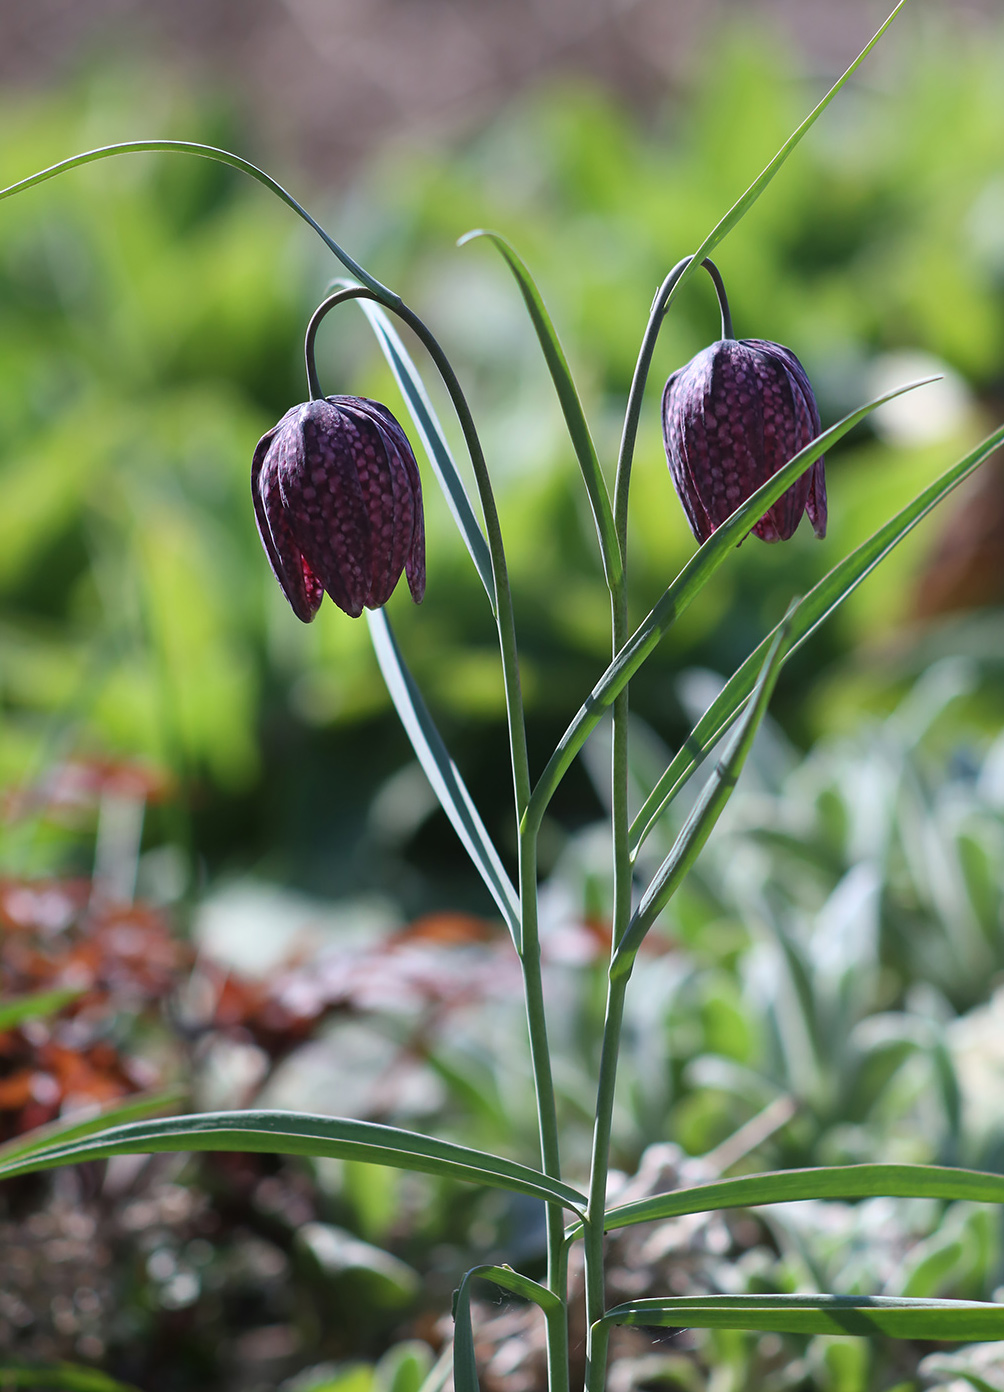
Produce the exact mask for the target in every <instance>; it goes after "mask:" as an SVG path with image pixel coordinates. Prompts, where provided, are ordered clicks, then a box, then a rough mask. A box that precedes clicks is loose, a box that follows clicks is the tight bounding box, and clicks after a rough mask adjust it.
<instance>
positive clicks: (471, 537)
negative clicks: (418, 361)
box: [333, 280, 495, 612]
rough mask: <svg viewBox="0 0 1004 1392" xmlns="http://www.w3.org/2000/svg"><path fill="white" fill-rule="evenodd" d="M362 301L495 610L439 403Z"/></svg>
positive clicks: (387, 327) (381, 314) (487, 559)
mask: <svg viewBox="0 0 1004 1392" xmlns="http://www.w3.org/2000/svg"><path fill="white" fill-rule="evenodd" d="M352 283H353V282H352V281H349V280H338V281H334V282H333V285H334V286H349V285H351V284H352ZM359 304H360V308H361V309H362V311H363V313H364V314H365V315H366V318H367V319H368V320H369V323H370V327H371V328H372V330H373V333H374V336H375V337H376V340H377V343H378V344H379V345H380V350H381V352H382V353H383V355H384V357H385V358H386V359H387V363H388V366H389V367H390V370H391V372H393V374H394V379H395V381H396V382H397V384H398V386H399V387H400V389H401V395H402V396H403V397H404V400H405V404H406V406H407V407H408V412H409V414H410V416H411V419H412V421H413V422H414V425H415V429H416V430H417V431H418V435H419V439H420V440H421V441H422V444H423V446H424V448H425V452H426V454H427V455H428V456H429V463H430V464H431V465H432V469H433V472H434V473H435V475H436V479H437V481H438V483H439V486H440V488H441V489H442V490H443V496H444V497H445V499H446V504H447V507H448V508H449V509H450V512H451V513H452V514H453V520H454V522H456V524H457V530H458V531H459V532H460V535H461V536H462V537H463V539H464V545H465V546H466V547H467V550H468V552H469V553H470V557H471V560H472V561H473V562H474V567H475V569H476V570H477V572H478V575H479V576H480V577H481V583H482V585H484V587H485V593H486V594H487V595H488V602H489V603H490V604H491V606H492V610H493V612H494V608H495V582H494V580H493V578H492V562H491V556H490V554H489V551H488V543H487V541H486V540H485V534H484V532H483V531H482V530H481V527H480V525H479V523H478V519H477V517H476V515H475V512H474V508H473V507H472V505H471V500H470V498H469V497H468V494H467V489H466V488H465V487H464V481H463V479H462V478H461V477H460V472H459V470H458V469H457V465H456V461H455V460H454V458H453V454H452V452H451V450H450V447H449V445H448V444H447V442H446V436H445V435H444V433H443V427H442V425H441V424H440V422H439V417H438V416H437V415H436V411H435V407H434V406H433V404H432V402H431V400H430V399H429V394H428V392H427V391H426V389H425V383H424V382H423V381H422V378H421V376H420V374H419V371H418V368H417V367H416V366H415V363H414V361H413V360H412V357H411V355H410V354H409V352H408V350H407V349H406V348H405V346H404V344H403V343H402V341H401V338H400V335H399V334H398V332H397V330H396V329H395V328H394V325H393V324H392V323H391V320H390V318H389V316H388V315H387V314H386V312H385V311H384V310H383V308H382V307H381V306H380V305H379V304H377V303H376V302H375V301H373V300H361V301H360V302H359Z"/></svg>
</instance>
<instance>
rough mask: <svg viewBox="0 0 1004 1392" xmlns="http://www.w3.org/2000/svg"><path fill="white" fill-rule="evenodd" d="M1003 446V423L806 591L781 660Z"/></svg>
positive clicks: (704, 742)
mask: <svg viewBox="0 0 1004 1392" xmlns="http://www.w3.org/2000/svg"><path fill="white" fill-rule="evenodd" d="M1002 444H1004V426H1002V427H1000V428H999V429H997V430H995V431H993V432H992V433H991V434H990V435H988V436H987V438H986V439H985V440H984V441H982V443H981V444H979V445H977V446H976V448H975V449H973V450H971V451H970V452H969V454H967V455H964V456H963V458H962V459H961V460H959V461H958V462H957V463H956V464H954V465H953V466H952V467H951V468H950V469H947V470H946V471H945V472H944V473H943V474H942V475H941V476H940V477H939V478H937V479H935V480H934V482H933V483H931V484H929V485H928V487H927V488H925V489H923V490H922V492H921V493H919V494H918V495H917V497H916V498H914V499H913V501H912V502H910V503H908V504H907V505H906V507H904V508H901V509H900V511H899V512H898V513H896V514H895V515H894V516H893V517H892V518H890V520H889V521H888V522H887V523H885V525H884V526H882V527H880V528H879V529H878V531H876V532H873V533H872V535H871V536H870V537H869V538H868V540H867V541H865V542H863V543H862V544H861V545H860V546H859V547H857V548H856V549H855V550H854V551H852V552H850V554H849V555H847V556H845V557H844V559H843V560H842V561H839V562H838V563H837V565H835V566H834V567H833V569H832V570H830V571H829V572H828V573H827V574H826V575H825V576H824V577H823V579H822V580H820V581H819V583H818V584H817V585H814V586H813V587H812V589H811V590H809V592H808V594H806V595H805V597H804V598H803V600H802V602H801V604H800V605H799V606H798V608H797V609H796V610H795V613H794V614H793V615H792V619H791V632H792V637H791V646H790V647H789V649H788V652H787V653H786V654H785V657H784V659H783V661H785V662H786V661H787V660H788V658H789V657H790V656H791V655H792V653H794V652H796V651H797V650H798V649H799V648H800V647H801V646H802V644H803V643H805V642H806V641H807V640H808V639H809V638H810V637H811V636H812V634H813V633H814V632H815V631H816V629H817V628H818V627H819V626H820V625H821V624H822V623H824V622H825V621H826V619H827V618H829V616H830V614H832V613H833V611H834V610H835V609H836V608H838V607H839V605H840V604H842V603H843V601H844V600H845V599H846V598H847V596H848V595H850V594H852V593H853V591H854V590H855V589H857V587H858V585H860V584H861V582H862V581H863V580H864V579H865V578H866V577H867V576H868V575H869V574H870V573H871V571H872V570H874V569H875V567H876V566H877V565H878V564H879V563H880V562H881V561H882V560H883V559H884V558H885V557H886V556H887V555H888V554H889V552H890V551H892V550H893V548H894V547H896V546H898V544H899V543H900V542H901V541H902V540H903V538H904V537H905V536H907V535H909V533H910V532H911V531H912V530H913V529H914V527H916V526H917V524H918V523H919V522H921V521H922V520H923V519H924V518H925V517H926V516H927V514H928V513H929V512H931V511H932V510H933V509H934V508H935V507H936V506H937V505H938V503H940V502H941V501H942V499H943V498H945V497H946V496H947V495H948V494H949V493H950V492H951V491H952V489H954V488H957V487H958V485H959V484H960V483H961V482H962V481H963V480H964V479H966V478H967V477H968V476H969V475H970V474H971V473H972V472H973V471H974V470H975V469H977V468H979V466H980V465H981V464H982V463H983V462H984V461H985V460H986V459H987V458H988V457H989V456H990V455H991V454H992V453H993V452H994V451H995V450H997V449H999V448H1000V447H1001V445H1002ZM774 632H776V630H772V632H771V633H768V634H767V636H766V637H765V638H764V639H763V641H762V642H761V643H760V644H759V645H758V646H757V647H756V648H755V649H754V650H753V652H752V653H750V655H749V657H748V658H747V659H746V661H745V662H744V663H742V665H741V666H740V667H739V668H737V670H736V671H735V672H734V673H733V674H732V676H731V677H730V678H729V680H728V682H726V684H725V686H724V687H723V689H722V691H721V692H720V693H719V695H718V697H717V698H716V699H715V701H713V702H712V704H711V705H710V706H709V707H708V709H707V711H705V713H704V715H703V716H702V717H701V719H700V720H699V721H698V722H697V724H696V725H695V726H694V728H693V730H692V731H691V733H690V735H689V736H688V737H687V739H686V740H685V741H684V744H683V746H682V747H681V749H680V750H679V751H678V753H677V754H676V756H675V758H674V759H673V760H672V762H671V763H670V765H669V767H668V768H667V770H666V772H665V773H664V774H663V775H662V777H661V778H660V779H659V782H658V783H657V784H656V786H655V788H654V789H653V790H652V792H651V793H650V794H649V796H648V798H647V799H646V801H645V804H644V806H643V807H642V808H641V810H640V811H639V813H638V815H637V816H636V817H635V819H634V821H633V823H632V825H631V830H630V838H631V855H632V857H634V856H636V855H637V853H638V850H639V848H640V847H641V845H642V844H643V842H644V840H645V838H646V837H647V836H648V835H649V833H650V832H651V830H652V828H653V827H654V825H655V823H656V821H657V820H658V818H659V817H660V816H661V815H662V813H663V812H664V811H665V809H666V808H667V807H668V806H669V804H670V802H672V800H673V798H674V797H675V796H676V794H677V793H678V792H679V790H680V789H681V788H682V787H683V785H684V783H686V781H687V779H688V778H689V777H690V775H691V774H692V773H693V772H694V770H695V769H696V768H697V766H698V764H699V763H700V762H701V760H702V759H703V758H704V757H705V756H706V754H707V753H708V752H709V751H710V749H711V748H712V746H713V745H714V744H715V743H716V741H717V740H718V739H719V738H720V737H721V736H722V734H724V732H725V731H726V730H727V729H728V727H729V726H730V725H731V723H732V721H733V720H734V719H735V717H736V715H737V714H738V712H739V711H740V710H741V709H742V706H743V703H744V702H745V701H746V699H747V698H748V696H749V693H750V692H751V691H752V689H753V685H754V682H755V673H756V671H757V669H758V668H759V665H760V662H761V661H762V659H763V654H764V653H765V652H766V651H767V649H768V647H769V645H770V642H771V639H772V637H773V634H774Z"/></svg>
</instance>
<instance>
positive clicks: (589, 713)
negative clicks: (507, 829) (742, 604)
mask: <svg viewBox="0 0 1004 1392" xmlns="http://www.w3.org/2000/svg"><path fill="white" fill-rule="evenodd" d="M934 380H936V379H935V378H933V377H927V378H924V379H923V380H922V381H919V382H910V383H908V384H907V385H906V386H903V387H897V388H896V390H895V391H892V392H888V393H887V394H886V395H885V396H880V397H877V398H876V399H875V400H874V401H869V402H868V403H867V405H865V406H861V407H859V408H858V409H857V410H856V411H852V412H851V414H850V415H848V416H844V418H843V420H840V421H838V422H837V423H836V425H831V426H830V428H829V430H824V431H823V433H822V434H821V435H817V436H816V438H815V440H813V441H811V443H810V444H808V445H806V447H805V448H804V449H802V450H799V452H798V453H797V454H795V455H792V457H791V459H789V460H788V462H787V463H786V464H783V465H782V466H781V468H780V469H778V471H777V473H776V474H774V475H773V477H772V478H769V479H768V480H767V482H766V483H764V484H762V485H761V487H760V488H758V489H757V491H756V492H755V493H753V494H751V495H750V497H749V498H747V499H746V501H745V502H743V503H740V504H739V506H738V507H737V508H736V510H735V512H733V513H732V514H731V516H730V517H728V518H727V519H726V521H724V522H723V523H722V525H721V526H720V527H718V528H717V529H716V530H715V531H714V532H713V533H712V534H711V536H710V537H709V538H708V539H707V541H706V542H705V543H704V544H703V546H700V547H699V548H698V550H697V551H695V553H694V555H693V556H692V557H691V558H690V560H689V561H688V562H687V564H686V565H685V566H684V567H683V569H682V570H681V571H680V573H679V575H678V576H677V577H676V579H675V580H674V581H673V583H672V584H671V585H670V586H669V588H668V589H667V590H666V592H665V593H664V594H663V596H662V598H661V599H660V600H659V602H658V603H657V604H656V605H655V607H654V608H653V609H652V611H651V613H649V614H648V616H647V617H646V618H645V619H643V620H642V622H641V623H640V624H639V625H638V627H637V628H636V629H635V631H634V633H633V634H632V635H631V637H630V638H629V639H628V641H627V642H626V643H625V644H624V647H623V648H622V649H621V650H620V652H619V653H618V654H617V656H616V657H615V658H614V660H613V661H612V662H611V664H610V666H609V667H608V668H607V669H606V671H605V672H604V673H603V675H602V677H600V679H599V681H598V682H597V683H596V685H595V686H594V687H593V689H592V691H591V692H590V693H589V695H588V696H587V697H586V699H585V701H584V702H583V704H582V705H581V706H580V707H579V710H578V712H577V713H576V715H575V718H574V719H573V720H572V723H571V724H570V725H569V727H568V729H567V730H566V731H565V733H564V734H563V735H562V737H561V740H560V742H559V744H558V747H557V749H556V750H555V751H554V753H553V754H552V756H551V758H550V760H549V762H548V764H547V767H546V768H545V769H544V772H543V773H542V774H541V776H540V779H539V781H538V783H537V786H536V787H535V788H534V790H533V796H532V797H531V799H530V805H529V807H528V808H527V811H526V814H525V820H526V823H527V825H529V826H539V824H540V820H541V818H542V817H543V815H544V811H545V809H546V807H547V804H548V803H549V802H550V800H551V797H552V795H553V793H554V790H555V789H556V788H557V786H558V784H559V782H560V781H561V779H562V777H563V776H564V774H565V772H566V770H567V769H568V767H569V765H570V764H571V762H572V760H573V759H574V758H575V756H576V754H577V753H578V752H579V750H580V749H581V748H582V746H583V745H584V744H585V742H586V740H587V739H588V738H589V735H590V734H591V733H592V731H593V730H594V729H595V728H596V726H597V724H598V723H599V721H600V720H601V719H602V717H603V714H604V712H605V711H606V710H607V708H608V707H609V706H611V705H612V704H613V702H614V700H615V698H616V697H617V695H618V694H619V693H620V692H621V691H623V689H624V687H625V686H626V685H627V684H628V682H629V681H630V680H631V678H632V677H633V676H634V674H635V673H636V672H637V671H638V669H639V667H641V666H642V664H643V663H644V662H645V660H646V659H647V658H648V657H650V656H651V654H652V653H653V652H654V651H655V649H656V647H657V646H658V644H659V642H660V641H661V639H662V638H663V637H664V635H665V634H666V632H667V631H668V629H669V628H670V627H671V625H672V624H673V623H674V622H675V620H676V619H678V618H679V616H680V615H681V614H682V613H683V611H684V610H685V609H686V608H687V606H688V605H689V604H690V603H691V601H692V600H693V599H695V598H696V597H697V595H698V594H699V593H700V591H701V590H702V589H703V587H704V586H705V585H706V584H707V583H708V581H709V580H710V579H711V577H712V575H713V574H714V573H715V571H716V570H717V569H718V567H719V566H720V565H722V564H723V562H724V561H725V560H726V559H727V558H728V556H729V554H730V553H731V551H732V549H733V547H734V546H735V545H737V544H738V543H739V542H740V541H742V539H743V537H744V536H745V535H746V534H747V532H749V530H750V528H751V527H752V526H753V525H754V524H755V523H756V521H757V520H758V519H759V518H760V517H762V516H763V514H764V513H765V512H766V511H767V510H768V508H770V507H772V506H773V504H774V503H776V502H777V500H778V498H780V496H781V494H782V493H783V492H784V491H785V490H786V489H787V488H788V487H789V486H790V485H791V484H792V483H794V482H795V480H796V479H798V478H800V477H801V476H802V474H804V473H805V471H806V470H807V469H808V468H809V467H810V466H811V465H812V464H814V463H815V461H816V460H817V459H818V458H819V457H820V455H823V454H825V453H826V451H827V450H828V449H829V448H830V446H831V445H834V444H835V443H836V442H837V441H838V440H840V439H841V438H842V437H843V436H844V435H846V434H847V432H848V431H849V430H853V428H854V426H856V425H857V424H859V422H861V421H862V420H864V418H865V417H866V416H867V415H869V414H870V413H871V412H872V411H874V410H876V409H877V408H878V407H879V406H882V405H884V404H885V403H886V402H887V401H891V400H892V399H893V397H896V396H902V394H903V393H904V392H908V391H913V390H914V389H915V388H916V387H922V386H925V385H926V384H927V383H928V382H932V381H934Z"/></svg>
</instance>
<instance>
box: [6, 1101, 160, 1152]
mask: <svg viewBox="0 0 1004 1392" xmlns="http://www.w3.org/2000/svg"><path fill="white" fill-rule="evenodd" d="M184 1096H185V1094H184V1092H183V1091H182V1090H181V1089H180V1088H172V1089H167V1090H165V1091H162V1092H140V1093H136V1094H135V1095H134V1096H132V1097H127V1098H126V1099H125V1100H124V1101H122V1102H113V1103H111V1104H110V1105H109V1106H107V1107H101V1108H97V1109H95V1110H93V1111H91V1110H90V1109H88V1111H87V1113H86V1114H85V1115H81V1113H80V1112H77V1113H76V1114H74V1113H71V1114H70V1115H69V1116H66V1117H60V1118H59V1119H58V1120H57V1121H51V1122H49V1123H48V1124H47V1125H46V1126H37V1127H36V1128H35V1129H34V1130H33V1131H28V1132H27V1133H26V1134H25V1135H23V1136H14V1137H12V1138H11V1139H10V1140H9V1141H5V1142H4V1144H3V1145H0V1166H2V1165H5V1164H7V1163H8V1161H10V1160H12V1159H13V1158H14V1157H15V1156H18V1157H21V1158H23V1157H25V1156H28V1155H33V1154H34V1153H35V1152H36V1151H39V1150H44V1149H45V1148H46V1147H47V1146H50V1145H54V1144H56V1143H57V1142H60V1143H62V1142H66V1141H77V1140H80V1139H82V1137H84V1136H90V1135H92V1134H93V1133H94V1132H95V1131H101V1130H103V1129H105V1128H107V1127H109V1126H119V1125H121V1124H122V1123H123V1122H127V1121H139V1120H141V1119H142V1118H143V1117H148V1116H153V1115H154V1113H156V1112H166V1111H170V1110H172V1109H173V1108H175V1107H177V1106H178V1105H179V1103H180V1102H181V1101H182V1099H183V1098H184Z"/></svg>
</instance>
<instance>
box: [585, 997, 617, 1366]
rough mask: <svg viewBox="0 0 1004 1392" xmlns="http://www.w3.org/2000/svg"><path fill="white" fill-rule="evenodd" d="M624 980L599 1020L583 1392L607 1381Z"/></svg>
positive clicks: (587, 1235)
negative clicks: (612, 1173)
mask: <svg viewBox="0 0 1004 1392" xmlns="http://www.w3.org/2000/svg"><path fill="white" fill-rule="evenodd" d="M627 983H628V978H627V977H626V976H622V977H618V978H616V979H612V978H609V977H608V979H607V1004H606V1014H605V1018H604V1021H603V1045H602V1049H601V1052H600V1074H599V1082H598V1085H597V1089H596V1120H595V1123H594V1127H593V1158H592V1170H591V1173H590V1177H589V1196H588V1198H589V1202H588V1206H587V1208H586V1220H585V1223H584V1224H583V1235H584V1239H585V1244H584V1245H585V1266H586V1326H587V1329H588V1333H587V1335H586V1392H603V1387H604V1382H605V1378H606V1341H605V1340H598V1339H597V1337H596V1336H597V1330H598V1329H599V1328H600V1325H599V1321H600V1320H601V1319H602V1317H603V1313H604V1310H605V1306H606V1288H605V1279H604V1277H605V1273H604V1262H603V1246H604V1242H603V1237H604V1219H605V1214H606V1203H607V1175H608V1172H609V1164H610V1132H611V1127H612V1121H613V1108H614V1088H615V1085H616V1082H617V1057H618V1054H619V1053H620V1037H621V1023H622V1021H623V1018H624V996H625V993H626V991H627Z"/></svg>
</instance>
